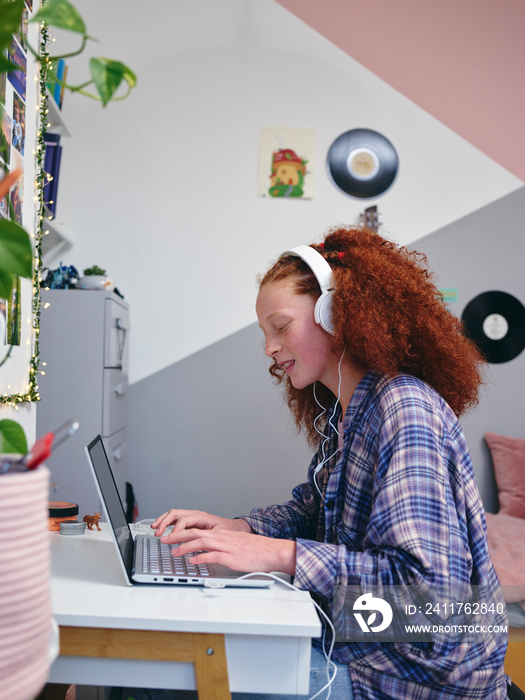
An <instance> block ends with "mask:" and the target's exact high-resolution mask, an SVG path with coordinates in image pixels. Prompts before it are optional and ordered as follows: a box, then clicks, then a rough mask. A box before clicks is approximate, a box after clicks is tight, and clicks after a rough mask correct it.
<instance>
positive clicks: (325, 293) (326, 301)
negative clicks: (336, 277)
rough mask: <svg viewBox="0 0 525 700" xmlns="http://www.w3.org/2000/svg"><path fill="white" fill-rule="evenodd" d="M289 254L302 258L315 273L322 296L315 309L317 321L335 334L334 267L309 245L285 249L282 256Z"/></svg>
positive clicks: (331, 333) (328, 331) (327, 330)
mask: <svg viewBox="0 0 525 700" xmlns="http://www.w3.org/2000/svg"><path fill="white" fill-rule="evenodd" d="M287 255H294V256H296V257H298V258H301V260H304V262H305V263H306V264H307V265H308V267H309V268H310V269H311V270H312V272H313V273H314V275H315V277H316V279H317V281H318V283H319V286H320V287H321V296H320V297H319V299H318V300H317V302H316V304H315V309H314V318H315V322H316V323H318V324H319V325H320V326H321V328H323V329H324V330H325V331H326V332H327V333H330V335H335V330H334V324H333V319H332V292H333V291H334V288H333V278H332V268H331V267H330V265H329V264H328V263H327V262H326V260H325V259H324V258H323V256H322V255H321V253H318V252H317V251H316V250H315V249H314V248H311V247H310V246H309V245H300V246H297V247H296V248H290V250H285V251H284V253H283V254H282V255H281V257H285V256H287Z"/></svg>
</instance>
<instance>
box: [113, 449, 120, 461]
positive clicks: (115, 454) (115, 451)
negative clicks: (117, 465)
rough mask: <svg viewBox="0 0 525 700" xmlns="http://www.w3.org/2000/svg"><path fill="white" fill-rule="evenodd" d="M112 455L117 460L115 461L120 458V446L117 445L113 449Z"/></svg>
mask: <svg viewBox="0 0 525 700" xmlns="http://www.w3.org/2000/svg"><path fill="white" fill-rule="evenodd" d="M113 457H114V458H115V461H117V462H118V460H119V459H122V446H120V447H117V449H116V450H113Z"/></svg>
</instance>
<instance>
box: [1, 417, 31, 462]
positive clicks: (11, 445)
mask: <svg viewBox="0 0 525 700" xmlns="http://www.w3.org/2000/svg"><path fill="white" fill-rule="evenodd" d="M1 452H7V453H14V454H21V455H25V453H26V452H27V440H26V436H25V433H24V429H23V428H22V426H21V425H20V424H19V423H17V422H16V421H14V420H9V419H8V418H6V419H5V420H0V453H1Z"/></svg>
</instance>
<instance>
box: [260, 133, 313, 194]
mask: <svg viewBox="0 0 525 700" xmlns="http://www.w3.org/2000/svg"><path fill="white" fill-rule="evenodd" d="M314 160H315V131H314V129H307V128H300V127H297V128H292V127H271V126H262V127H261V128H260V131H259V167H258V194H259V196H260V197H273V198H278V197H292V198H298V199H311V198H312V197H313V196H314V173H315V163H314Z"/></svg>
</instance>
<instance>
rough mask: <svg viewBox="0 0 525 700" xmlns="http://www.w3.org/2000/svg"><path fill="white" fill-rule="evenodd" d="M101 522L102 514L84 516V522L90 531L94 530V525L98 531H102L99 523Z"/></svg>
mask: <svg viewBox="0 0 525 700" xmlns="http://www.w3.org/2000/svg"><path fill="white" fill-rule="evenodd" d="M99 520H100V513H95V515H84V522H85V523H87V526H88V530H92V529H93V525H96V526H97V530H100V527H99V525H98V521H99Z"/></svg>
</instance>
